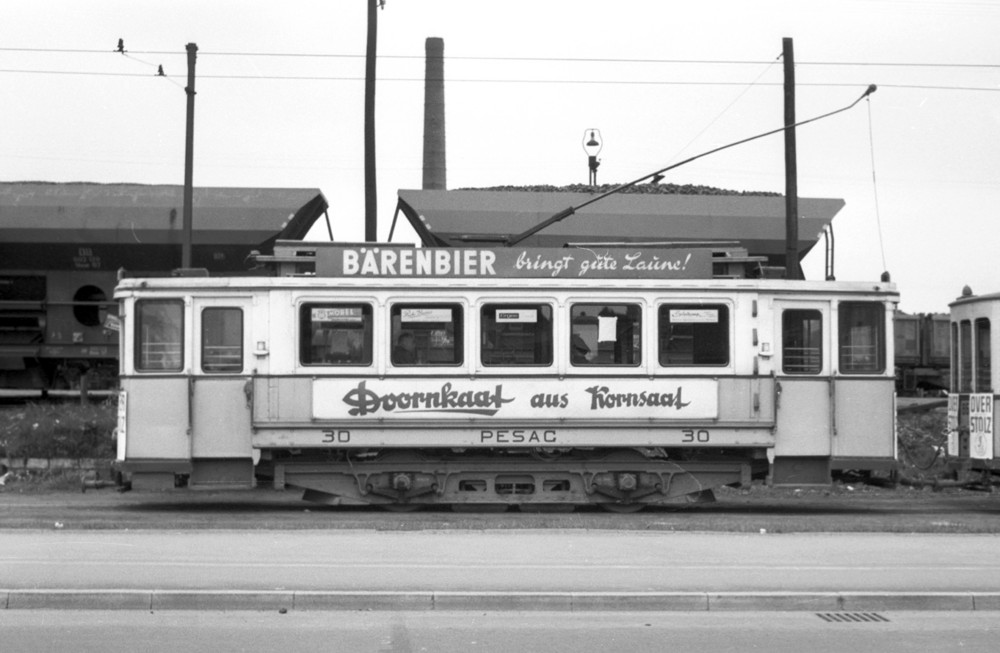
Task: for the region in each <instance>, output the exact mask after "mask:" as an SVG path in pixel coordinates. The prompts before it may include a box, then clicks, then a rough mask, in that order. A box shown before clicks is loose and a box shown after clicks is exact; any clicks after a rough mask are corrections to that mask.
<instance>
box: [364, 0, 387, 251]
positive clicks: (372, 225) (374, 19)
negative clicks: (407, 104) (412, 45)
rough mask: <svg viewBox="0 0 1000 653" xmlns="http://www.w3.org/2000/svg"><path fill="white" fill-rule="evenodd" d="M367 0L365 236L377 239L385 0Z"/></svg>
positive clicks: (368, 239)
mask: <svg viewBox="0 0 1000 653" xmlns="http://www.w3.org/2000/svg"><path fill="white" fill-rule="evenodd" d="M367 2H368V48H367V52H366V55H365V240H366V241H368V242H370V243H371V242H375V241H377V240H378V216H377V208H378V202H377V200H376V195H375V42H376V40H377V37H378V13H377V12H376V11H375V10H376V9H378V8H379V7H380V6H382V3H383V2H384V0H367Z"/></svg>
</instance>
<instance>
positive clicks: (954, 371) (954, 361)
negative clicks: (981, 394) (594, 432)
mask: <svg viewBox="0 0 1000 653" xmlns="http://www.w3.org/2000/svg"><path fill="white" fill-rule="evenodd" d="M949 360H950V361H951V365H950V369H949V371H950V372H951V374H950V375H949V376H951V383H950V384H949V387H948V389H949V390H950V391H951V392H958V325H957V324H956V323H954V322H952V323H951V357H950V358H949Z"/></svg>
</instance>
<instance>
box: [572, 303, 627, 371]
mask: <svg viewBox="0 0 1000 653" xmlns="http://www.w3.org/2000/svg"><path fill="white" fill-rule="evenodd" d="M570 361H571V362H572V363H573V365H576V366H587V365H622V366H626V365H627V366H636V365H639V363H640V362H641V361H642V307H641V306H639V305H637V304H574V305H573V306H572V308H571V311H570Z"/></svg>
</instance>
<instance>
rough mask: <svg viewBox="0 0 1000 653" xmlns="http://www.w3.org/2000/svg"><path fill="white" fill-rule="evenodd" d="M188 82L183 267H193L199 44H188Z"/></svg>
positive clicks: (182, 246) (182, 245) (186, 89)
mask: <svg viewBox="0 0 1000 653" xmlns="http://www.w3.org/2000/svg"><path fill="white" fill-rule="evenodd" d="M187 53H188V83H187V88H185V89H184V91H185V92H186V93H187V137H186V139H185V142H184V237H183V239H182V240H181V267H182V268H189V267H191V243H192V237H191V232H192V213H193V209H192V206H193V201H194V200H193V197H194V187H193V180H194V95H195V93H194V64H195V60H196V59H197V58H198V56H197V53H198V46H197V45H195V44H194V43H188V44H187Z"/></svg>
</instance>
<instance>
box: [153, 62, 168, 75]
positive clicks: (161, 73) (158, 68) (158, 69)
mask: <svg viewBox="0 0 1000 653" xmlns="http://www.w3.org/2000/svg"><path fill="white" fill-rule="evenodd" d="M156 76H157V77H166V76H167V74H166V73H165V72H163V64H160V65H159V67H157V69H156Z"/></svg>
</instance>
